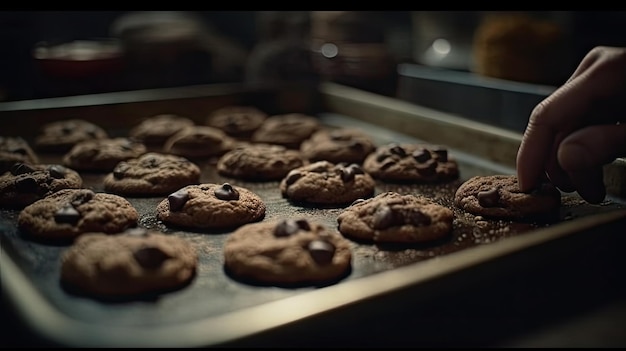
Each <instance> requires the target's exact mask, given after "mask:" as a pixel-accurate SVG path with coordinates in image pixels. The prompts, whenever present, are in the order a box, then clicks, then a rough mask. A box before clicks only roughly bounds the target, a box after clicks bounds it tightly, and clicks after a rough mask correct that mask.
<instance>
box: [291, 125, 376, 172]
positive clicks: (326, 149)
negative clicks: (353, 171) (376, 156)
mask: <svg viewBox="0 0 626 351" xmlns="http://www.w3.org/2000/svg"><path fill="white" fill-rule="evenodd" d="M375 149H376V145H375V144H374V141H373V139H372V138H371V137H370V136H369V135H367V134H366V133H365V132H363V131H362V130H360V129H358V128H348V127H344V128H336V129H322V130H318V131H317V132H315V133H313V135H311V137H310V138H309V139H307V140H305V141H303V142H302V144H301V145H300V151H301V152H302V155H303V156H304V157H305V158H306V159H308V160H309V161H311V162H315V161H324V160H325V161H329V162H332V163H340V162H347V163H358V164H361V163H362V162H363V160H365V157H367V155H369V154H370V153H372V152H373V151H374V150H375Z"/></svg>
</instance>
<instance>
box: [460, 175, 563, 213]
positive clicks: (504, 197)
mask: <svg viewBox="0 0 626 351" xmlns="http://www.w3.org/2000/svg"><path fill="white" fill-rule="evenodd" d="M454 205H455V206H457V207H458V208H460V209H462V210H465V211H467V212H469V213H471V214H474V215H480V216H486V217H494V218H504V219H513V220H522V219H541V218H550V217H552V216H554V215H555V214H557V213H558V210H559V208H560V207H561V192H560V191H559V190H558V189H557V188H556V187H555V186H554V185H552V184H550V183H543V184H541V185H539V186H538V187H537V188H536V189H534V190H533V191H531V192H527V193H524V192H522V191H520V189H519V185H518V183H517V176H515V175H501V174H497V175H487V176H474V177H472V178H470V179H468V180H467V181H465V182H464V183H463V184H461V185H460V186H459V188H458V189H457V190H456V193H455V195H454Z"/></svg>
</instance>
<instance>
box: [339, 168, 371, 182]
mask: <svg viewBox="0 0 626 351" xmlns="http://www.w3.org/2000/svg"><path fill="white" fill-rule="evenodd" d="M337 169H338V171H339V174H340V175H341V180H343V181H344V182H349V181H352V180H354V177H355V176H356V175H357V174H364V173H365V172H364V171H363V169H361V167H360V166H359V165H358V164H356V163H353V164H351V165H349V166H346V165H345V163H341V164H339V165H338V166H337Z"/></svg>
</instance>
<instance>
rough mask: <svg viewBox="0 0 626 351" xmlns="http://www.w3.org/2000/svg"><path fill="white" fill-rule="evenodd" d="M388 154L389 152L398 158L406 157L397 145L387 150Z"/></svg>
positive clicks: (404, 151)
mask: <svg viewBox="0 0 626 351" xmlns="http://www.w3.org/2000/svg"><path fill="white" fill-rule="evenodd" d="M389 152H391V153H392V154H394V155H398V156H400V157H405V156H406V150H404V149H403V148H402V147H401V146H399V145H395V146H393V147H391V148H390V149H389Z"/></svg>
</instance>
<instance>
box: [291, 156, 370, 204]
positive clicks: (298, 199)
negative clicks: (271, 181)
mask: <svg viewBox="0 0 626 351" xmlns="http://www.w3.org/2000/svg"><path fill="white" fill-rule="evenodd" d="M375 188H376V182H375V181H374V179H373V178H372V177H371V176H370V175H369V174H367V173H366V172H364V171H363V169H362V168H361V166H359V165H358V164H356V163H352V164H347V163H339V164H334V163H331V162H328V161H317V162H314V163H311V164H308V165H304V166H302V167H298V168H295V169H293V170H291V171H289V173H288V174H287V175H286V176H285V177H284V178H283V179H282V180H281V182H280V191H281V194H282V196H283V197H284V198H286V199H288V200H291V201H292V202H294V203H308V204H325V205H343V204H349V203H351V202H353V201H354V200H356V199H359V198H368V197H371V196H372V195H374V191H375Z"/></svg>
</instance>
